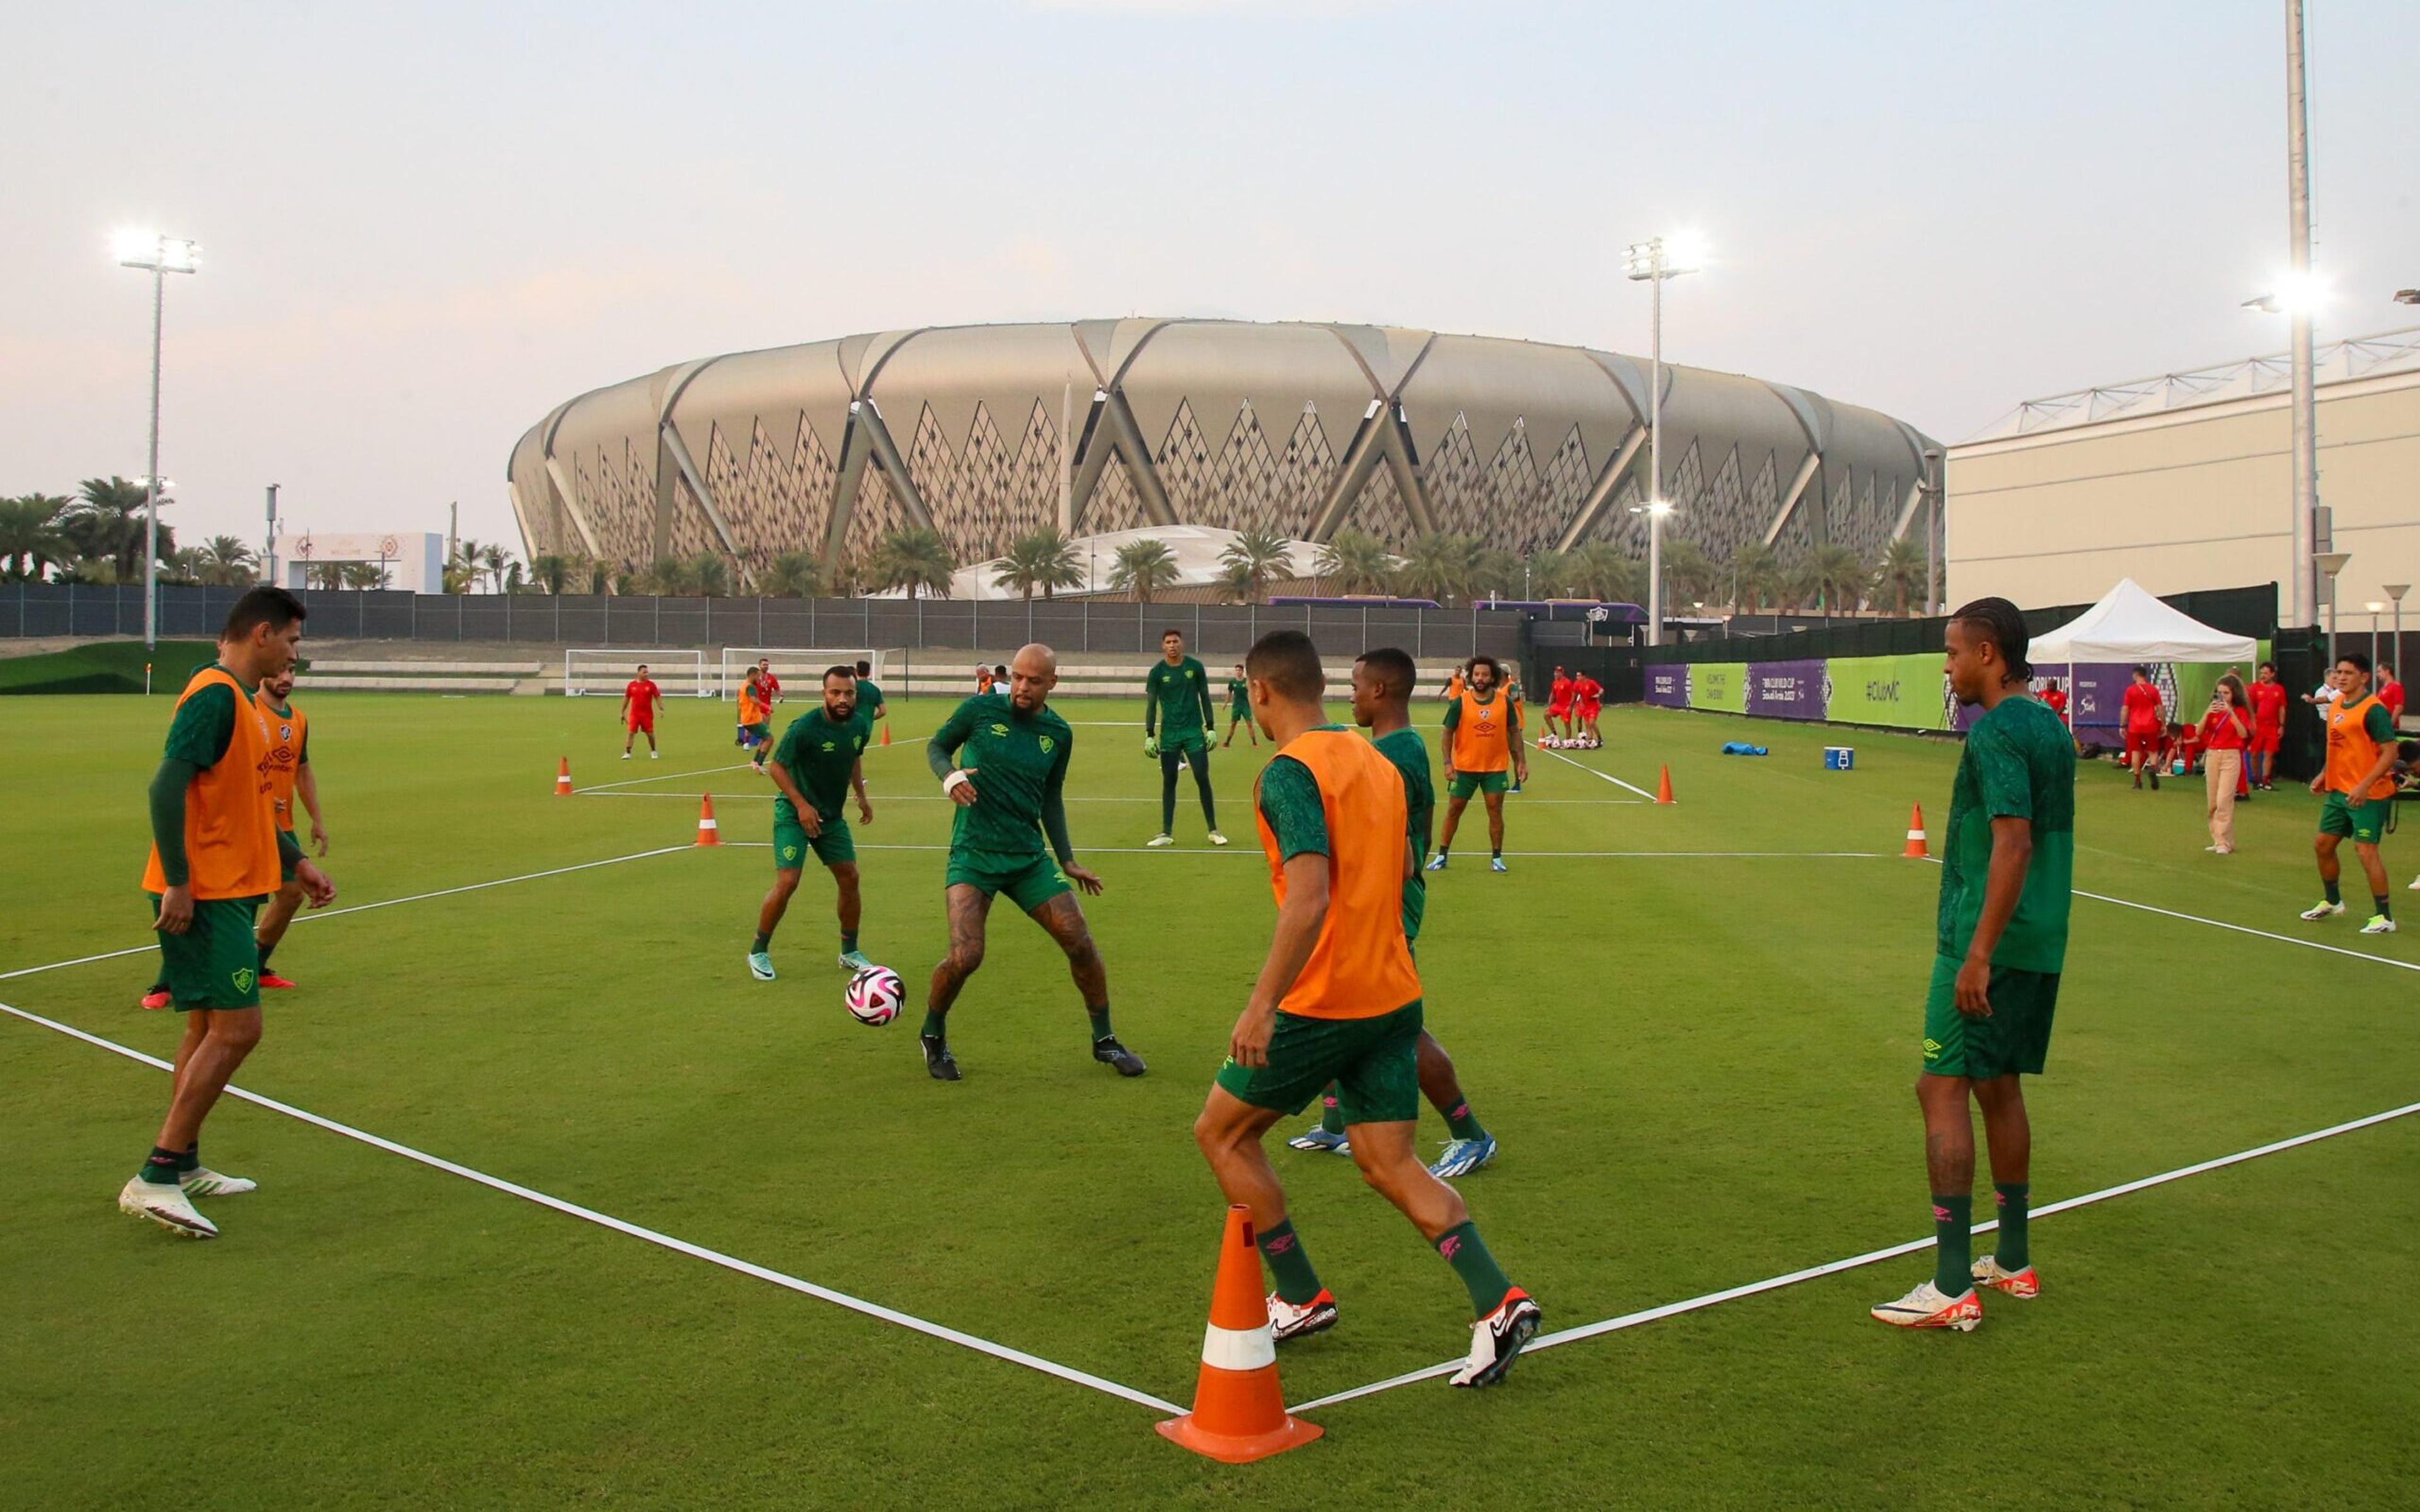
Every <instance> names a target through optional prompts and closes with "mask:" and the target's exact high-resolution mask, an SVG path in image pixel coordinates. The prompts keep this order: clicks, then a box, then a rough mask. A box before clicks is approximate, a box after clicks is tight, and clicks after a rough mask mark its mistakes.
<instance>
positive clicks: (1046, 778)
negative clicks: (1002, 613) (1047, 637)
mask: <svg viewBox="0 0 2420 1512" xmlns="http://www.w3.org/2000/svg"><path fill="white" fill-rule="evenodd" d="M1058 683H1059V658H1058V656H1055V655H1054V654H1053V653H1052V652H1051V650H1050V648H1049V647H1048V646H1046V645H1039V644H1036V645H1030V646H1027V647H1026V648H1025V649H1024V650H1022V651H1020V652H1018V653H1017V654H1016V659H1015V660H1014V661H1012V662H1011V663H1010V664H1009V669H1008V691H1007V692H1006V693H998V692H993V693H978V694H976V695H975V696H974V697H973V698H970V699H969V700H967V701H966V702H964V703H961V704H959V705H958V707H957V711H956V712H955V713H954V714H952V715H951V716H950V717H949V718H948V719H947V720H945V721H943V723H942V725H941V728H940V729H939V730H938V731H936V732H935V733H934V734H933V738H932V739H931V740H930V741H928V742H927V743H926V744H925V747H924V756H925V760H926V761H927V762H929V763H930V764H931V765H932V768H933V775H934V776H935V777H938V778H939V779H941V792H942V793H943V794H945V795H947V796H948V797H949V798H950V800H951V801H952V802H954V803H955V804H956V805H957V806H958V808H957V813H956V815H955V817H954V822H953V823H952V825H951V828H950V864H949V870H948V872H946V873H945V881H944V883H943V886H944V887H945V888H946V890H947V896H948V899H949V910H950V953H949V954H948V955H946V956H943V957H942V958H941V963H940V964H939V965H937V966H935V967H934V968H933V980H932V985H931V987H930V989H929V990H928V991H927V992H926V994H925V997H924V1027H923V1034H922V1035H921V1036H920V1039H921V1041H922V1043H923V1050H924V1070H925V1072H927V1073H928V1074H930V1075H931V1076H932V1078H933V1079H934V1080H935V1081H938V1082H954V1081H956V1080H958V1062H957V1057H954V1056H953V1055H951V1054H950V1046H949V1041H948V1038H947V1029H946V1025H947V1021H948V1016H949V1011H950V1007H951V1005H952V1004H953V1003H954V1002H956V1001H957V997H958V992H959V990H960V989H961V988H963V987H965V986H966V984H967V979H968V978H969V977H971V976H973V975H974V974H975V970H976V968H977V967H979V966H981V965H982V964H983V958H984V925H985V920H986V919H987V918H989V916H990V914H991V901H992V898H993V896H994V895H995V894H999V893H1006V894H1008V899H1009V901H1010V902H1011V903H1015V904H1016V906H1017V907H1019V908H1022V909H1023V910H1025V912H1026V913H1027V914H1029V915H1031V916H1032V919H1033V921H1034V922H1035V923H1037V924H1039V925H1041V926H1042V927H1043V928H1044V929H1045V930H1047V931H1048V932H1049V934H1050V937H1051V938H1052V939H1053V940H1056V941H1058V942H1059V949H1062V950H1064V951H1065V952H1066V953H1067V966H1068V969H1069V971H1070V972H1072V973H1073V974H1074V976H1075V979H1076V990H1077V991H1078V992H1079V993H1081V994H1083V996H1084V1011H1085V1013H1086V1014H1087V1015H1088V1016H1089V1017H1090V1018H1091V1020H1092V1032H1093V1058H1094V1060H1097V1061H1100V1062H1101V1063H1102V1064H1103V1065H1107V1066H1113V1067H1115V1068H1117V1072H1118V1074H1119V1075H1121V1076H1140V1075H1141V1074H1142V1073H1143V1071H1144V1067H1143V1063H1142V1057H1140V1056H1138V1055H1136V1054H1135V1053H1134V1052H1133V1051H1131V1050H1129V1049H1127V1048H1126V1047H1125V1045H1123V1044H1120V1043H1119V1042H1118V1038H1117V1036H1116V1035H1115V1034H1114V1033H1112V1032H1111V1031H1110V1028H1109V972H1108V969H1107V968H1106V967H1104V966H1103V965H1102V964H1101V952H1100V949H1099V947H1097V946H1095V945H1094V943H1093V933H1092V931H1091V930H1090V929H1088V928H1087V927H1086V926H1085V923H1084V910H1083V909H1082V908H1080V907H1078V905H1077V903H1076V896H1075V892H1074V890H1073V889H1074V888H1075V887H1081V888H1083V889H1084V890H1085V891H1086V892H1087V893H1092V894H1094V895H1097V894H1098V893H1099V892H1100V890H1101V887H1102V883H1101V879H1100V878H1099V877H1098V876H1096V875H1094V873H1093V872H1090V871H1087V870H1086V869H1085V868H1083V867H1080V866H1078V865H1077V864H1076V848H1075V846H1074V844H1073V843H1071V842H1070V841H1068V839H1067V804H1066V799H1065V797H1064V795H1063V789H1064V788H1065V786H1066V782H1067V763H1068V760H1069V758H1070V756H1071V755H1072V754H1073V753H1074V750H1075V747H1076V733H1075V732H1074V731H1073V730H1071V729H1069V728H1068V726H1067V721H1066V720H1064V719H1063V718H1061V717H1059V716H1058V715H1057V714H1056V713H1055V712H1053V711H1052V710H1051V708H1050V707H1049V702H1048V700H1049V698H1050V690H1051V689H1052V688H1053V687H1057V686H1058ZM1045 836H1047V837H1048V839H1049V842H1050V845H1049V849H1048V850H1047V851H1046V850H1044V849H1043V839H1044V837H1045ZM1054 855H1055V856H1056V857H1057V860H1058V864H1057V865H1055V866H1054V865H1052V864H1051V860H1052V856H1054Z"/></svg>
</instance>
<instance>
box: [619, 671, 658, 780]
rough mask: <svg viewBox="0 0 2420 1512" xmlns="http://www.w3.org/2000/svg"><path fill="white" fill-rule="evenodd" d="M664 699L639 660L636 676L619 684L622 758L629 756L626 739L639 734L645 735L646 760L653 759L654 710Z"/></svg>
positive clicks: (627, 758)
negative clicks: (620, 693)
mask: <svg viewBox="0 0 2420 1512" xmlns="http://www.w3.org/2000/svg"><path fill="white" fill-rule="evenodd" d="M662 702H664V690H663V689H662V688H660V687H657V686H656V682H655V679H654V678H652V677H649V676H648V675H647V664H646V663H645V662H644V661H643V662H641V663H639V675H638V676H636V677H633V678H631V679H630V680H629V681H628V683H625V684H624V685H623V686H622V730H623V735H622V759H623V760H624V761H626V762H627V761H628V760H629V759H630V742H631V741H633V740H636V739H637V738H638V737H639V736H641V735H645V736H646V737H647V760H649V761H651V762H652V761H655V760H656V759H657V757H658V752H657V750H656V710H657V708H658V707H659V705H661V704H662Z"/></svg>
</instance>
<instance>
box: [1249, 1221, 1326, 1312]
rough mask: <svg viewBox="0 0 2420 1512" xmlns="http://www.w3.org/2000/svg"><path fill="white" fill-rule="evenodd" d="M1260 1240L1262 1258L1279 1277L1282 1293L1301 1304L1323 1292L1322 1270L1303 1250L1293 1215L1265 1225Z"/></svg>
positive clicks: (1270, 1271)
mask: <svg viewBox="0 0 2420 1512" xmlns="http://www.w3.org/2000/svg"><path fill="white" fill-rule="evenodd" d="M1258 1242H1259V1244H1260V1246H1261V1258H1263V1259H1264V1260H1266V1261H1268V1262H1269V1274H1270V1275H1272V1276H1274V1277H1276V1279H1277V1284H1278V1295H1279V1296H1280V1297H1282V1298H1284V1299H1285V1300H1286V1301H1287V1302H1290V1303H1292V1304H1295V1306H1297V1307H1299V1306H1301V1305H1302V1304H1304V1303H1307V1302H1309V1301H1311V1298H1313V1297H1316V1296H1318V1295H1319V1273H1318V1272H1316V1271H1314V1270H1312V1269H1311V1257H1310V1256H1308V1255H1305V1254H1304V1253H1303V1252H1302V1241H1301V1240H1299V1239H1297V1238H1295V1232H1294V1220H1293V1219H1291V1218H1287V1219H1284V1220H1282V1221H1280V1223H1279V1224H1278V1225H1277V1226H1276V1227H1271V1228H1264V1229H1262V1230H1261V1231H1260V1234H1259V1236H1258Z"/></svg>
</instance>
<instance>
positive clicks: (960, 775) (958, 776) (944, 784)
mask: <svg viewBox="0 0 2420 1512" xmlns="http://www.w3.org/2000/svg"><path fill="white" fill-rule="evenodd" d="M973 780H974V779H973V778H971V777H970V776H968V775H967V769H966V768H965V767H963V766H961V767H959V768H958V769H957V770H956V771H954V772H952V773H951V774H950V775H949V776H947V777H945V778H943V779H941V795H942V796H944V797H947V796H949V795H953V794H954V793H956V792H957V791H958V787H959V785H960V784H961V783H966V782H971V781H973Z"/></svg>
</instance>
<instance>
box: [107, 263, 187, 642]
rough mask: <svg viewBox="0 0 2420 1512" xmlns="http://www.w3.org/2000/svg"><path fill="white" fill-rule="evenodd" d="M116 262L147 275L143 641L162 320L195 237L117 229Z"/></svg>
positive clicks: (151, 584) (154, 506)
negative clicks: (172, 277) (174, 276)
mask: <svg viewBox="0 0 2420 1512" xmlns="http://www.w3.org/2000/svg"><path fill="white" fill-rule="evenodd" d="M115 245H116V251H117V265H118V266H119V267H120V268H140V269H142V270H144V271H146V272H147V273H149V274H150V275H151V461H150V466H149V467H148V469H147V470H146V471H145V472H144V475H143V644H144V646H145V647H146V648H149V647H151V646H154V645H157V644H158V643H159V640H160V323H161V317H162V316H163V314H165V312H166V309H167V303H168V275H169V274H170V273H190V272H192V271H193V270H194V268H195V267H196V266H198V264H197V262H196V259H197V257H198V256H199V255H200V253H201V250H202V249H201V246H200V244H199V243H197V242H193V241H188V240H186V239H184V238H182V237H172V236H169V235H167V234H166V233H164V232H160V231H120V232H119V233H117V236H116V241H115Z"/></svg>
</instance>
